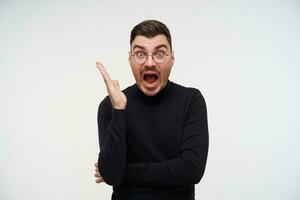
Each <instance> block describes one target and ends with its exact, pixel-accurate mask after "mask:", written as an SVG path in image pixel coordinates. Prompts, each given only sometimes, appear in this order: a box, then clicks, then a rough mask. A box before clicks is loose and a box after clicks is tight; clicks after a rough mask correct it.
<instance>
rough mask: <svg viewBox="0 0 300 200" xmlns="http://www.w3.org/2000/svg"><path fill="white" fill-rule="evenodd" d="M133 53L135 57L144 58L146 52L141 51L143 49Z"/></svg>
mask: <svg viewBox="0 0 300 200" xmlns="http://www.w3.org/2000/svg"><path fill="white" fill-rule="evenodd" d="M134 55H135V56H136V57H137V58H139V59H142V58H145V56H146V53H145V52H143V51H138V52H135V53H134Z"/></svg>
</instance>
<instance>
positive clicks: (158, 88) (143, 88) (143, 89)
mask: <svg viewBox="0 0 300 200" xmlns="http://www.w3.org/2000/svg"><path fill="white" fill-rule="evenodd" d="M140 88H141V90H142V92H143V93H144V94H145V95H147V96H155V95H157V93H159V91H160V90H161V86H159V87H157V88H155V89H152V90H150V89H147V88H145V87H143V86H141V87H140Z"/></svg>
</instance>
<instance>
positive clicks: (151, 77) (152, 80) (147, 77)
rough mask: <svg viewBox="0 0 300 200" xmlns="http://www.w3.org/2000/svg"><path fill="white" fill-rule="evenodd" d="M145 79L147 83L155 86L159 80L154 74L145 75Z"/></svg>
mask: <svg viewBox="0 0 300 200" xmlns="http://www.w3.org/2000/svg"><path fill="white" fill-rule="evenodd" d="M143 79H144V81H145V82H147V83H149V84H153V83H155V82H156V81H157V80H158V75H157V74H153V73H145V74H144V76H143Z"/></svg>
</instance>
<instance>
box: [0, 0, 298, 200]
mask: <svg viewBox="0 0 300 200" xmlns="http://www.w3.org/2000/svg"><path fill="white" fill-rule="evenodd" d="M179 2H180V3H179ZM145 19H158V20H161V21H163V22H164V23H166V24H167V25H168V27H169V28H170V31H171V33H172V36H173V46H174V50H175V56H176V62H175V66H174V68H173V71H172V74H171V77H170V79H171V80H172V81H174V82H177V83H179V84H182V85H185V86H192V87H196V88H199V89H200V91H201V92H202V93H203V95H204V97H205V99H206V102H207V108H208V117H209V130H210V149H209V157H208V163H207V168H206V172H205V175H204V177H203V179H202V180H201V182H200V184H198V185H196V199H201V200H253V199H255V200H266V199H270V200H271V199H272V200H283V199H284V200H299V199H300V192H299V188H300V156H299V150H300V149H299V144H300V128H299V125H298V123H299V112H300V109H299V108H300V106H299V102H300V95H299V91H300V81H299V78H300V77H299V75H300V61H299V58H300V56H299V52H300V2H299V1H296V0H294V1H292V0H286V1H259V0H257V1H233V0H230V1H208V0H207V1H204V0H201V1H199V0H197V1H196V0H195V1H191V0H186V1H177V2H175V1H171V0H168V1H157V0H151V1H123V2H121V1H119V2H117V1H111V0H110V1H101V0H97V1H96V0H95V1H85V0H77V1H75V0H73V1H58V0H57V1H50V0H48V1H37V0H36V1H20V0H19V1H9V0H1V1H0V92H1V93H0V199H1V200H19V199H32V200H38V199H43V200H48V199H49V200H53V199H56V200H64V199H72V200H82V199H110V195H111V187H109V186H107V185H105V184H100V185H97V184H95V182H94V177H93V173H94V167H93V164H94V162H95V161H96V160H97V156H98V151H99V147H98V135H97V122H96V115H97V109H98V104H99V102H100V101H101V100H102V99H103V98H104V97H105V96H106V91H105V86H104V83H103V81H102V79H101V77H100V74H99V73H98V71H97V69H96V68H95V61H96V59H97V58H100V59H101V60H102V62H103V63H104V65H105V66H106V68H107V69H108V71H109V72H110V74H111V76H113V77H114V78H117V79H118V80H119V81H120V83H121V85H122V88H125V87H127V86H129V85H131V84H133V83H134V79H133V77H132V75H131V71H130V67H129V64H128V62H127V56H128V50H129V35H130V31H131V29H132V28H133V26H134V25H136V24H137V23H139V22H140V21H142V20H145Z"/></svg>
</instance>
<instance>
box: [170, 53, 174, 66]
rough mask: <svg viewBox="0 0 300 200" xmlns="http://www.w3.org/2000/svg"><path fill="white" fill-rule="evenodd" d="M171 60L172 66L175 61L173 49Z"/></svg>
mask: <svg viewBox="0 0 300 200" xmlns="http://www.w3.org/2000/svg"><path fill="white" fill-rule="evenodd" d="M171 62H172V66H173V65H174V63H175V52H174V51H172V54H171Z"/></svg>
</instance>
